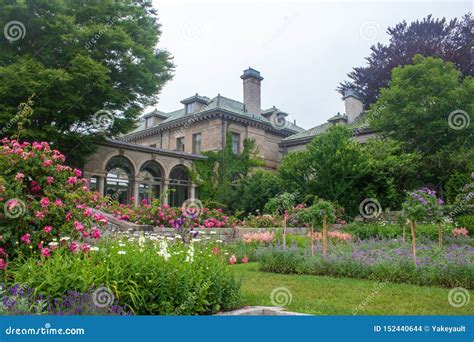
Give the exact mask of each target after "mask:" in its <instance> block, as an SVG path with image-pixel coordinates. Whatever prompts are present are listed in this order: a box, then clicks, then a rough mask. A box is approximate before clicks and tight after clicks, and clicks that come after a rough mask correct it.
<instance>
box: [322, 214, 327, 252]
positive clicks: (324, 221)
mask: <svg viewBox="0 0 474 342" xmlns="http://www.w3.org/2000/svg"><path fill="white" fill-rule="evenodd" d="M327 229H328V228H327V224H326V215H324V216H323V257H326V254H327V248H328V246H327V238H328V237H327V233H328V232H327Z"/></svg>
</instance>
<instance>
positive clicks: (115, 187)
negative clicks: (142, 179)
mask: <svg viewBox="0 0 474 342" xmlns="http://www.w3.org/2000/svg"><path fill="white" fill-rule="evenodd" d="M106 171H107V179H106V182H105V194H106V195H108V196H110V197H111V198H112V199H114V200H116V201H118V202H119V203H129V201H130V197H131V181H132V179H133V165H132V163H131V162H130V161H129V160H128V159H127V158H124V157H121V156H115V157H112V158H111V159H110V160H109V161H108V163H107V166H106Z"/></svg>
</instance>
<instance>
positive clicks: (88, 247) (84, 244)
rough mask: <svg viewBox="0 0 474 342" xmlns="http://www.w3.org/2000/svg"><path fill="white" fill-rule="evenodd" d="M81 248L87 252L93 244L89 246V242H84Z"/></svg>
mask: <svg viewBox="0 0 474 342" xmlns="http://www.w3.org/2000/svg"><path fill="white" fill-rule="evenodd" d="M80 248H81V250H82V252H83V253H87V252H89V251H90V250H91V246H89V245H88V244H87V243H83V244H82V245H81V247H80Z"/></svg>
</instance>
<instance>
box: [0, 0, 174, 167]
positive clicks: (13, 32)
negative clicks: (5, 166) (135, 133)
mask: <svg viewBox="0 0 474 342" xmlns="http://www.w3.org/2000/svg"><path fill="white" fill-rule="evenodd" d="M0 23H1V26H2V27H5V34H4V35H2V36H1V37H0V44H1V47H0V79H1V80H2V82H1V83H0V125H1V126H2V127H5V128H7V129H4V130H2V135H3V136H8V135H11V133H12V131H14V129H15V125H14V124H12V122H14V121H15V115H16V113H17V107H18V105H19V104H20V103H25V102H26V101H27V99H28V98H30V97H31V96H32V95H33V94H34V95H35V96H34V98H33V101H34V104H33V106H32V108H33V114H32V115H31V116H30V118H29V119H30V123H29V125H28V127H26V128H27V135H26V136H24V137H23V138H25V139H29V140H37V141H38V140H39V141H49V142H51V143H53V145H54V146H55V148H58V149H60V150H62V151H64V152H65V153H66V155H67V158H68V162H69V163H73V164H76V165H77V164H79V163H80V161H81V160H83V158H84V157H85V156H86V155H87V154H89V153H91V152H92V151H93V146H92V142H94V141H97V140H98V139H102V138H103V137H104V136H116V135H119V134H120V133H125V132H127V131H129V130H130V129H132V128H133V127H134V123H135V120H136V118H137V116H138V115H139V113H140V112H141V111H142V109H143V108H145V107H147V106H149V105H152V104H154V103H155V102H156V100H157V95H158V94H159V92H160V91H161V89H162V87H163V85H164V84H165V83H166V82H167V81H168V80H170V79H171V76H172V70H173V64H172V63H171V58H170V54H169V53H168V52H167V51H165V50H162V49H159V48H158V47H157V44H158V42H159V37H160V34H161V31H160V25H159V23H158V19H157V15H156V10H154V9H153V8H152V6H151V3H150V2H148V1H134V2H120V1H112V0H104V1H62V0H35V1H34V2H33V1H30V0H27V1H24V2H20V3H19V2H18V1H14V0H6V1H2V2H1V3H0Z"/></svg>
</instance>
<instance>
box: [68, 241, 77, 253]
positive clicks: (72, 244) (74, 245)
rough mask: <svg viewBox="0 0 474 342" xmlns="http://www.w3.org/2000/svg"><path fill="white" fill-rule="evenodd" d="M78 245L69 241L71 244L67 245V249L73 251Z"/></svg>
mask: <svg viewBox="0 0 474 342" xmlns="http://www.w3.org/2000/svg"><path fill="white" fill-rule="evenodd" d="M78 247H79V246H78V245H77V243H75V242H72V243H71V246H70V247H69V250H70V251H71V252H74V251H75V250H76V249H77V248H78Z"/></svg>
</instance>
